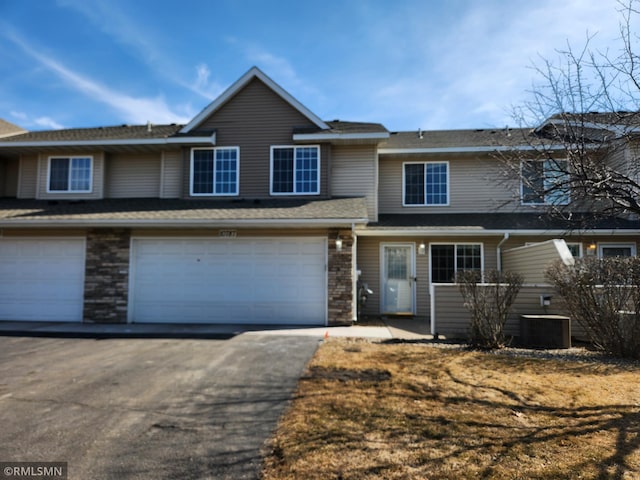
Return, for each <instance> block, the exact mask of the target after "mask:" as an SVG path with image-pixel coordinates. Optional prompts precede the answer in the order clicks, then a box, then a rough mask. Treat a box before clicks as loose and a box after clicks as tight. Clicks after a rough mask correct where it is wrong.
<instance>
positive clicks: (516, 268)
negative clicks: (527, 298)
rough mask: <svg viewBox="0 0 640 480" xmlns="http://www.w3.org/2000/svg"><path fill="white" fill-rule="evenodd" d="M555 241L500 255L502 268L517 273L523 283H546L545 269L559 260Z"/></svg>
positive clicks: (520, 248) (508, 251)
mask: <svg viewBox="0 0 640 480" xmlns="http://www.w3.org/2000/svg"><path fill="white" fill-rule="evenodd" d="M556 242H557V241H556V240H548V241H546V242H542V243H536V244H535V245H529V246H526V247H518V248H515V249H512V250H507V251H504V252H503V253H502V268H503V270H505V271H511V272H516V273H519V274H520V275H522V276H523V277H524V282H525V283H546V282H547V280H546V278H545V271H546V269H547V268H548V267H549V266H551V264H553V263H554V262H555V261H557V260H560V258H561V257H560V252H559V246H558V245H557V243H556Z"/></svg>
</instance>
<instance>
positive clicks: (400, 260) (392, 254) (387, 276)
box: [381, 243, 415, 315]
mask: <svg viewBox="0 0 640 480" xmlns="http://www.w3.org/2000/svg"><path fill="white" fill-rule="evenodd" d="M381 264H382V289H381V291H382V296H381V299H382V305H381V311H382V313H391V314H399V315H413V314H414V313H415V311H414V310H415V309H414V304H415V302H414V298H415V268H414V265H415V246H414V244H412V243H407V244H386V245H382V262H381Z"/></svg>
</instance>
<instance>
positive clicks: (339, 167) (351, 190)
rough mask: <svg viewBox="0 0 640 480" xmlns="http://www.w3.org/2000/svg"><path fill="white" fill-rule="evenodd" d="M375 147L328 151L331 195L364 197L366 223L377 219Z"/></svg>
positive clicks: (347, 147)
mask: <svg viewBox="0 0 640 480" xmlns="http://www.w3.org/2000/svg"><path fill="white" fill-rule="evenodd" d="M377 186H378V176H377V168H376V147H375V146H374V145H362V146H340V147H338V146H334V147H333V148H332V150H331V195H332V196H336V197H352V196H358V197H366V201H367V211H368V213H369V220H370V221H372V222H375V221H377V218H378V196H377Z"/></svg>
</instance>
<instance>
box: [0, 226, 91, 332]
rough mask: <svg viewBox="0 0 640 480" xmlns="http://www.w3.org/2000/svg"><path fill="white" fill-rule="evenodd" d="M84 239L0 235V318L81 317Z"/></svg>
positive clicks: (41, 319) (46, 319)
mask: <svg viewBox="0 0 640 480" xmlns="http://www.w3.org/2000/svg"><path fill="white" fill-rule="evenodd" d="M84 252H85V242H84V239H80V238H73V239H68V238H67V239H7V238H2V239H0V319H2V320H34V321H64V322H81V321H82V302H83V295H84V263H85V254H84Z"/></svg>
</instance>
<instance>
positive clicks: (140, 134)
mask: <svg viewBox="0 0 640 480" xmlns="http://www.w3.org/2000/svg"><path fill="white" fill-rule="evenodd" d="M181 128H182V125H177V124H171V125H151V128H149V127H148V126H147V125H119V126H114V127H95V128H67V129H62V130H40V131H34V132H27V133H23V134H21V135H14V136H11V137H7V138H3V139H1V140H0V145H2V143H5V142H7V143H10V142H60V141H82V140H131V139H155V138H167V137H171V136H175V135H176V134H177V133H178V131H179V130H180V129H181Z"/></svg>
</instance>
